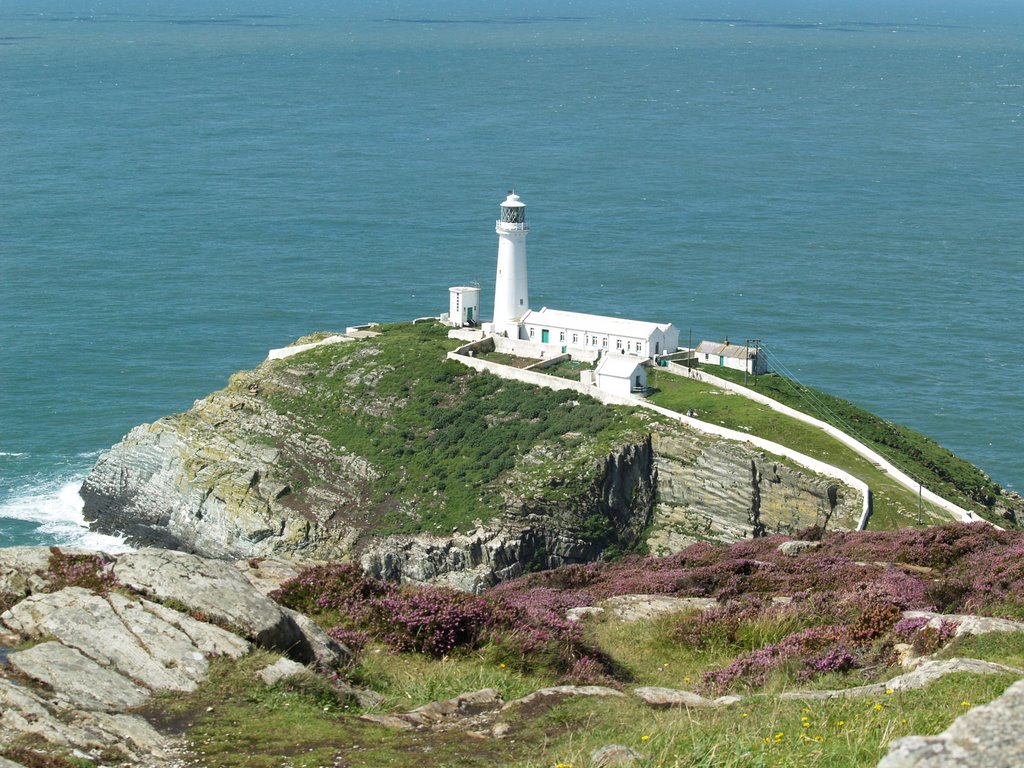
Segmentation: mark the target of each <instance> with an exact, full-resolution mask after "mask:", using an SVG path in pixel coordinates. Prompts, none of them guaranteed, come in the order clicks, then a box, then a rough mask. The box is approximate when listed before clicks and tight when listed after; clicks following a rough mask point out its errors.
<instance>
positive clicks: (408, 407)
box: [267, 323, 649, 533]
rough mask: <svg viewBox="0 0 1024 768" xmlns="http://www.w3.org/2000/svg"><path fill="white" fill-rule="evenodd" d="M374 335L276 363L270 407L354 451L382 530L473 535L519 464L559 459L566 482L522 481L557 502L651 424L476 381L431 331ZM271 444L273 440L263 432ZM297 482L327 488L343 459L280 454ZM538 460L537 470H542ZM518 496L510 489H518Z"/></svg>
mask: <svg viewBox="0 0 1024 768" xmlns="http://www.w3.org/2000/svg"><path fill="white" fill-rule="evenodd" d="M379 330H380V331H381V334H380V335H379V336H377V337H375V338H373V339H367V340H364V341H353V342H346V343H342V344H333V345H327V346H322V347H318V348H316V349H312V350H309V351H306V352H303V353H301V354H298V355H295V356H294V357H292V358H288V359H286V360H283V361H280V362H277V363H274V364H273V366H274V369H273V372H274V378H273V382H276V383H272V384H271V385H270V392H269V394H268V400H269V402H270V405H271V406H272V407H273V409H274V410H275V411H277V412H278V413H279V414H282V415H285V416H287V418H288V419H289V420H290V422H291V423H293V424H294V425H295V427H296V429H297V431H298V432H299V433H301V434H305V435H308V436H310V437H314V438H315V439H317V440H320V439H322V440H325V441H326V442H327V443H328V445H329V449H330V452H331V453H332V454H333V455H334V456H336V457H341V456H346V455H355V456H358V457H361V458H362V459H364V460H365V461H366V462H367V464H368V472H372V475H373V477H372V494H373V497H372V502H373V504H374V505H375V509H374V518H375V520H376V523H375V528H376V531H377V532H379V533H388V532H408V533H411V532H417V531H422V530H427V531H436V530H440V531H446V532H447V531H450V530H452V528H459V529H461V530H467V529H470V528H472V526H473V521H474V519H477V518H483V519H485V520H486V519H487V518H488V517H490V516H493V515H495V514H497V513H498V512H499V511H500V510H501V507H502V503H503V502H504V501H505V498H506V496H505V494H506V493H508V491H509V489H508V488H507V486H506V485H505V484H504V483H503V481H504V480H505V479H506V478H507V477H508V476H509V474H510V473H511V472H512V471H513V470H514V469H518V471H519V472H520V474H521V475H527V476H528V475H529V473H530V466H531V462H530V461H524V457H530V456H531V455H541V454H549V455H551V456H552V457H557V463H558V470H559V474H560V476H561V477H562V478H564V479H565V481H566V482H565V483H562V484H560V485H558V486H557V487H554V486H550V487H549V486H545V485H544V483H529V482H528V480H529V477H521V478H520V479H521V480H524V481H525V482H524V483H523V484H522V485H523V487H524V488H525V487H529V488H530V490H531V492H536V493H551V494H555V495H558V496H559V497H563V496H565V495H567V494H571V493H573V492H574V491H579V490H580V489H579V488H576V487H575V486H574V482H575V483H579V482H585V480H586V478H587V472H586V468H587V467H589V466H590V465H592V464H593V462H594V461H596V460H597V459H598V458H600V457H603V456H605V455H607V454H608V452H609V451H610V450H611V448H612V447H613V446H614V445H616V444H621V443H622V442H623V441H628V440H633V439H639V437H640V436H642V435H643V434H644V432H645V430H646V426H645V425H646V424H647V423H648V421H649V417H642V416H640V415H638V414H636V413H633V412H632V411H631V410H630V409H628V408H609V407H606V406H603V405H601V404H600V403H598V402H597V401H596V400H593V399H592V398H589V397H586V396H582V395H580V394H579V393H575V392H554V391H552V390H548V389H543V388H539V387H531V386H529V385H526V384H521V383H519V382H514V381H507V380H504V379H500V378H498V377H496V376H491V375H489V374H480V373H477V372H475V371H473V370H471V369H469V368H466V367H465V366H462V365H459V364H458V363H455V362H452V361H450V360H447V359H445V355H446V353H447V352H448V351H450V350H452V349H454V348H455V347H456V346H457V343H456V342H452V341H450V340H449V339H448V338H447V334H446V329H445V328H444V327H442V326H440V325H438V324H434V323H418V324H409V323H406V324H398V325H388V326H381V327H380V328H379ZM267 439H268V440H273V439H274V438H273V436H269V437H268V438H267ZM283 456H284V458H283V460H284V461H285V462H291V464H290V466H288V467H287V469H288V471H289V472H290V473H291V475H292V476H293V477H294V478H295V481H294V482H295V484H296V485H299V486H301V485H303V484H308V485H312V486H316V485H318V484H323V483H328V482H330V481H331V478H332V476H333V475H335V474H336V473H337V472H338V471H339V470H340V468H341V459H340V458H336V459H334V460H332V461H331V462H329V463H327V464H323V463H321V462H319V461H310V462H303V460H302V458H301V456H297V455H296V453H295V452H294V451H291V452H285V453H283ZM543 469H544V467H543V462H537V471H538V472H540V471H543ZM513 490H514V489H513Z"/></svg>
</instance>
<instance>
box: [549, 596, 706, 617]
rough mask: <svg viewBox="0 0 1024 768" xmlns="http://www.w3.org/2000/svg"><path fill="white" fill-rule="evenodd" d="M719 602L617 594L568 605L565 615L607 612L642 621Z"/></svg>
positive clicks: (695, 609) (689, 598)
mask: <svg viewBox="0 0 1024 768" xmlns="http://www.w3.org/2000/svg"><path fill="white" fill-rule="evenodd" d="M717 605H718V601H717V600H715V599H714V598H711V597H675V596H673V595H616V596H615V597H609V598H608V599H607V600H602V601H601V602H600V603H599V604H598V605H587V606H582V607H580V608H570V609H569V610H568V611H567V612H566V614H565V617H566V618H567V619H568V620H569V621H581V620H583V619H584V618H586V617H587V616H599V615H604V614H607V615H608V616H610V617H612V618H614V619H618V620H619V621H626V622H631V621H643V620H644V619H652V618H654V617H656V616H662V615H664V614H668V613H681V612H683V611H708V610H711V609H712V608H714V607H716V606H717Z"/></svg>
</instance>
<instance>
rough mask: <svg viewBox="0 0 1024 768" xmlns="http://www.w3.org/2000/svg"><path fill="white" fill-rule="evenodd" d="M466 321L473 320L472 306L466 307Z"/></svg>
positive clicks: (470, 321)
mask: <svg viewBox="0 0 1024 768" xmlns="http://www.w3.org/2000/svg"><path fill="white" fill-rule="evenodd" d="M466 322H467V323H472V322H473V308H472V307H466Z"/></svg>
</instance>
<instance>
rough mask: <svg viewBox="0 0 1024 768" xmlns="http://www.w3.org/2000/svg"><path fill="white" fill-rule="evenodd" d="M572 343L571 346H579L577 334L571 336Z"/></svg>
mask: <svg viewBox="0 0 1024 768" xmlns="http://www.w3.org/2000/svg"><path fill="white" fill-rule="evenodd" d="M572 343H573V344H579V343H580V335H579V334H578V333H574V334H573V335H572Z"/></svg>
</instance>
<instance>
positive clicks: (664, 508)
mask: <svg viewBox="0 0 1024 768" xmlns="http://www.w3.org/2000/svg"><path fill="white" fill-rule="evenodd" d="M386 338H387V334H383V335H382V337H381V339H386ZM381 339H373V340H364V341H358V342H354V343H352V344H344V345H335V346H334V347H331V348H330V349H329V350H328V351H326V352H323V353H322V357H321V358H308V355H309V354H311V353H307V354H306V355H299V356H296V357H295V358H290V359H288V360H281V361H276V362H267V363H264V364H263V365H261V366H260V367H259V368H258V369H256V370H253V371H247V372H242V373H239V374H236V375H235V376H234V377H232V380H231V383H230V384H229V386H228V387H227V388H226V389H224V390H222V391H220V392H216V393H214V394H212V395H210V396H208V397H207V398H205V399H203V400H201V401H197V402H196V403H195V404H194V406H193V407H192V409H191V410H189V411H187V412H185V413H182V414H177V415H174V416H168V417H165V418H163V419H160V420H158V421H157V422H155V423H153V424H145V425H142V426H139V427H136V428H135V429H133V430H132V431H131V432H130V433H129V434H128V435H127V436H126V437H125V438H124V439H123V440H122V441H121V442H120V443H118V444H117V445H115V446H114V447H113V448H111V449H110V451H108V452H107V453H105V454H103V455H102V456H101V457H100V459H99V460H98V461H97V463H96V465H95V467H94V468H93V470H92V472H91V473H90V475H89V477H88V478H87V479H86V481H85V483H84V484H83V486H82V489H81V495H82V497H83V499H84V501H85V516H86V519H88V520H90V521H92V526H93V528H94V529H96V530H99V531H102V532H104V533H113V534H122V535H125V536H127V538H128V541H129V543H132V544H134V545H137V546H138V545H141V546H148V545H154V546H159V547H167V548H174V549H181V550H185V551H193V552H197V553H200V554H203V555H207V556H212V557H233V558H253V557H280V558H288V559H293V560H312V559H332V560H337V559H355V558H361V560H362V562H363V564H364V566H365V567H366V569H367V570H368V571H369V572H371V573H374V574H377V575H380V576H384V577H385V578H393V579H399V578H400V579H405V580H408V581H412V582H430V581H433V582H441V583H448V584H452V585H454V586H457V587H460V588H463V589H474V590H476V589H481V588H484V587H486V586H489V585H491V584H494V583H496V582H498V581H501V580H503V579H507V578H511V577H514V576H517V575H519V574H521V573H522V572H524V571H525V570H531V569H537V568H544V567H554V566H558V565H565V564H569V563H580V562H588V561H592V560H594V559H597V558H598V557H600V556H601V555H602V553H604V552H607V551H608V550H625V549H629V548H630V547H633V546H634V545H636V544H638V543H640V542H641V540H642V539H646V543H647V544H648V546H649V547H650V549H651V551H652V552H654V553H655V554H660V553H664V552H669V551H674V550H677V549H679V548H681V547H684V546H686V545H688V544H690V543H692V542H694V541H696V540H702V539H711V540H720V541H733V540H737V539H740V538H743V537H745V536H750V535H758V534H760V533H764V532H786V533H793V532H795V531H796V530H798V529H800V528H804V527H808V526H811V525H815V524H817V525H821V526H822V527H825V526H831V527H838V528H852V527H854V526H855V525H856V522H857V520H858V518H859V511H860V499H859V498H858V496H857V494H856V492H855V491H853V490H851V489H847V488H845V487H842V486H840V485H837V484H836V483H834V482H832V481H828V480H825V479H822V478H818V477H813V476H809V475H807V474H805V473H801V472H799V471H796V470H793V469H791V468H790V467H788V466H786V465H785V464H782V463H779V462H775V461H772V460H770V459H767V458H765V457H763V456H761V455H760V454H758V453H757V452H756V451H754V449H752V448H751V447H749V446H746V445H744V444H740V443H735V442H729V441H724V440H720V439H717V438H713V437H709V436H706V435H700V434H698V433H695V432H691V431H689V430H687V429H686V428H685V427H683V426H682V425H679V424H668V423H662V422H661V421H659V420H658V419H654V420H651V421H650V429H649V432H648V433H647V434H642V433H641V432H640V431H639V430H638V428H636V427H635V426H633V427H630V430H632V431H629V430H626V431H624V432H623V438H622V439H621V440H620V441H619V442H618V443H617V444H615V443H613V444H612V447H611V448H610V449H608V450H607V451H605V452H604V454H603V455H597V458H594V456H593V455H592V453H591V452H595V448H594V446H595V445H596V443H595V441H594V440H589V439H588V436H586V435H584V434H583V433H582V432H571V431H567V432H564V433H563V434H561V435H560V436H558V435H556V436H555V437H554V438H550V439H548V438H545V441H542V443H539V444H536V445H533V446H532V447H528V448H524V449H523V450H522V452H521V453H520V454H519V455H518V456H517V458H516V459H515V461H514V464H515V466H514V467H513V468H512V469H508V467H507V464H498V465H495V466H500V467H503V469H500V470H495V471H496V472H498V474H496V475H495V476H493V477H492V478H491V480H490V481H489V482H490V483H491V486H492V490H493V489H495V488H497V489H499V491H500V497H501V501H500V503H495V504H491V505H490V506H485V507H483V508H481V509H480V510H479V518H480V519H482V520H484V521H486V523H485V524H484V525H481V526H480V527H478V528H477V530H476V531H475V532H474V533H472V534H469V535H467V534H466V533H465V532H464V531H463V532H462V533H461V534H458V533H457V534H454V535H448V533H449V531H450V528H448V529H444V530H443V531H437V532H436V533H435V534H433V535H427V534H419V535H415V536H395V537H390V538H383V537H382V536H381V534H380V531H379V528H380V519H381V516H382V515H385V514H391V515H398V518H399V519H403V520H408V519H421V520H427V519H429V515H428V516H427V517H424V516H423V515H422V514H421V510H419V509H417V508H416V505H415V504H411V503H410V502H409V500H408V499H407V498H404V499H397V498H389V497H386V496H385V497H384V498H383V500H382V498H381V496H382V491H381V487H382V484H385V482H386V481H388V480H389V479H391V475H387V476H386V475H385V474H384V473H383V472H382V471H381V469H380V468H379V467H378V466H377V464H375V462H376V461H377V457H376V455H375V453H376V452H375V451H373V450H367V449H366V448H365V447H364V448H363V455H360V454H359V453H357V452H355V451H354V450H352V449H349V448H347V447H346V446H345V445H342V444H340V438H338V437H337V433H338V432H339V429H338V428H336V429H335V431H334V432H331V431H330V430H329V429H327V428H325V427H323V426H322V424H323V419H324V416H323V414H324V413H325V412H327V413H331V414H333V415H332V417H331V418H350V417H351V418H352V419H354V420H355V419H359V418H366V419H372V420H374V421H373V424H374V427H373V428H374V429H377V430H380V431H382V432H388V431H389V430H391V431H399V432H400V431H402V430H408V429H410V427H409V426H408V423H407V422H403V424H402V425H400V426H399V425H397V422H396V421H395V419H396V418H397V417H395V416H394V414H395V413H397V412H398V411H399V410H400V409H401V408H402V407H404V404H405V403H406V402H407V401H408V400H409V398H408V397H406V396H403V395H401V394H399V395H396V394H394V392H395V391H399V392H408V388H409V386H410V384H409V382H395V381H390V380H389V381H390V383H388V384H387V386H386V387H384V386H383V385H382V384H381V383H380V382H382V381H385V380H387V379H388V377H392V378H393V377H394V376H395V375H396V373H395V371H396V366H395V365H394V364H393V363H390V362H387V360H385V358H386V357H387V354H385V352H386V351H387V350H386V349H385V347H382V346H374V345H375V344H377V345H379V344H383V343H384V342H382V341H381ZM330 355H335V356H336V357H330ZM313 359H319V360H320V362H311V360H313ZM431 365H434V364H433V363H431ZM436 365H437V366H440V365H442V362H440V361H439V362H437V364H436ZM450 365H454V364H450ZM459 375H460V376H463V377H480V376H485V375H487V374H480V373H476V372H471V371H468V369H466V370H465V371H462V372H461V373H460V374H459ZM453 380H454V379H453ZM459 381H460V382H461V384H457V385H456V384H453V387H457V386H461V387H462V388H463V391H467V392H468V391H470V389H471V388H470V387H468V385H467V384H466V383H465V380H464V379H460V380H459ZM310 382H314V383H310ZM510 386H511V385H510ZM516 386H524V385H516ZM403 387H404V389H403ZM285 396H287V397H288V398H291V399H290V400H288V403H289V404H290V405H288V406H287V407H284V406H281V405H280V403H279V402H277V401H276V400H275V398H278V399H279V400H280V399H281V398H283V397H285ZM452 397H453V398H454V394H453V395H452ZM318 398H319V399H318ZM276 402H277V404H276V405H275V403H276ZM309 403H312V404H314V405H315V408H314V407H311V408H310V409H309V412H308V413H296V412H295V411H297V410H301V407H302V406H303V405H305V404H309ZM566 407H572V406H571V405H568V406H566ZM337 414H343V416H337ZM553 416H554V415H553V414H546V413H540V415H538V416H533V417H531V418H533V419H535V420H536V419H545V418H553ZM519 417H520V416H519V415H518V414H516V413H513V414H502V415H500V416H493V414H491V413H488V414H486V416H485V418H484V419H483V426H482V427H480V429H483V430H486V429H487V428H488V427H489V426H490V425H491V424H492V423H494V422H496V421H497V422H500V421H502V420H504V421H508V420H510V419H515V418H519ZM647 418H649V417H647ZM488 419H491V421H488ZM345 428H347V427H345ZM340 431H341V432H343V431H344V428H340ZM410 439H411V438H410ZM601 450H604V449H603V448H602V449H601ZM595 455H596V452H595ZM581 457H583V458H584V459H585V460H581ZM488 466H490V465H488ZM564 467H572V469H561V474H559V470H560V468H564ZM402 471H404V470H399V473H401V472H402ZM392 474H394V472H392ZM313 477H315V478H316V481H315V482H314V481H312V480H311V478H313ZM538 477H540V478H542V482H539V484H538V480H537V478H538ZM531 483H533V484H532V485H531ZM563 488H565V489H568V488H571V489H572V490H571V491H565V492H564V493H563V492H560V490H559V489H563ZM482 498H484V497H483V496H481V499H482ZM434 527H435V526H428V525H424V528H428V529H432V528H434Z"/></svg>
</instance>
